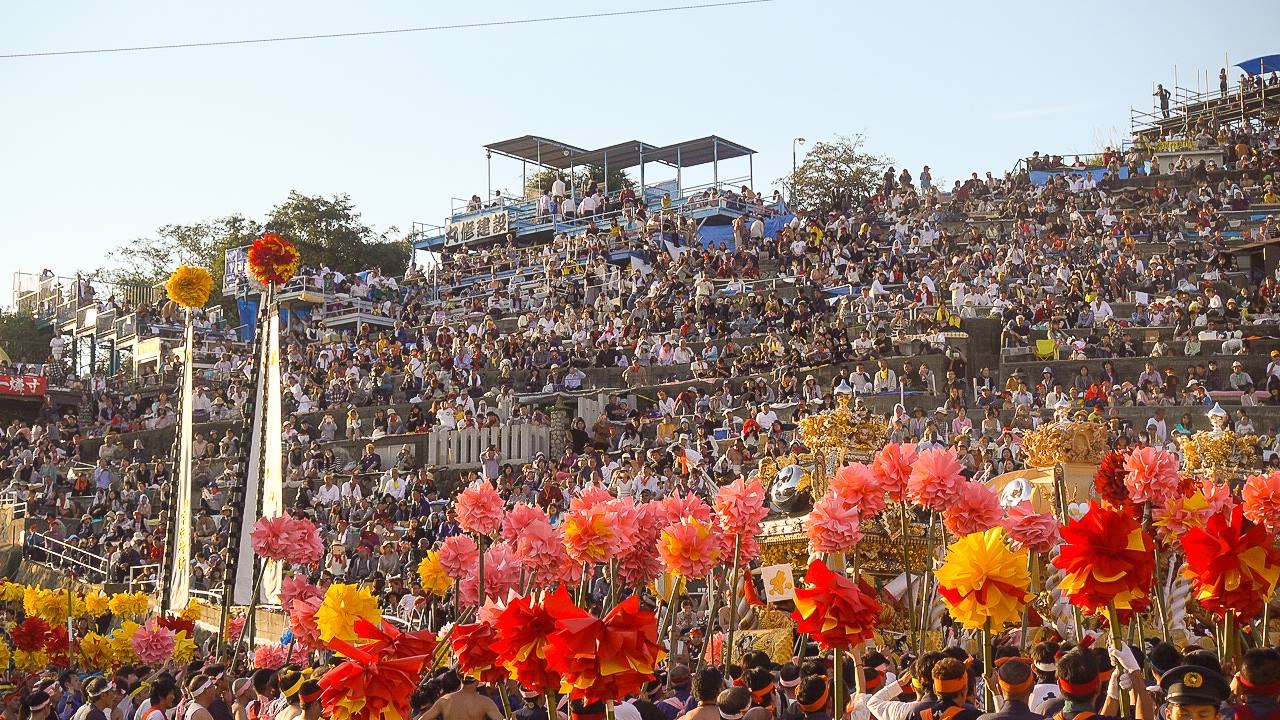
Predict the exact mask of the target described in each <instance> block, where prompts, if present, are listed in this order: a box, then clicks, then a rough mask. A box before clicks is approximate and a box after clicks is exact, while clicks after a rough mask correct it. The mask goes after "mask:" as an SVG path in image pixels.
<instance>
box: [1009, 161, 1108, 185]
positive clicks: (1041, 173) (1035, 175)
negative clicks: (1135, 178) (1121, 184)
mask: <svg viewBox="0 0 1280 720" xmlns="http://www.w3.org/2000/svg"><path fill="white" fill-rule="evenodd" d="M1065 173H1070V174H1072V175H1092V176H1093V179H1094V180H1097V181H1098V182H1102V176H1103V175H1106V174H1107V169H1106V168H1088V169H1079V168H1066V169H1063V170H1032V171H1031V184H1032V185H1043V184H1045V183H1047V182H1049V178H1054V177H1058V176H1059V175H1062V174H1065ZM1120 179H1121V180H1128V179H1129V168H1127V167H1124V166H1123V165H1121V166H1120Z"/></svg>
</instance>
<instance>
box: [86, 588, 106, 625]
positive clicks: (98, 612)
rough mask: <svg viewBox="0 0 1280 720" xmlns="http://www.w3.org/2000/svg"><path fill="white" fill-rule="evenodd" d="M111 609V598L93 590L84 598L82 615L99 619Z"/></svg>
mask: <svg viewBox="0 0 1280 720" xmlns="http://www.w3.org/2000/svg"><path fill="white" fill-rule="evenodd" d="M110 609H111V598H110V597H108V596H106V595H104V594H103V592H102V591H101V590H94V591H93V592H91V593H89V594H88V595H85V596H84V613H83V614H85V615H89V616H90V617H95V618H100V617H102V616H103V615H106V614H107V611H108V610H110Z"/></svg>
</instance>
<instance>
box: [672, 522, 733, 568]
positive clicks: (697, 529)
mask: <svg viewBox="0 0 1280 720" xmlns="http://www.w3.org/2000/svg"><path fill="white" fill-rule="evenodd" d="M658 556H659V557H661V558H662V564H663V565H665V566H666V568H667V570H668V571H669V572H671V573H672V574H673V575H680V576H681V577H686V578H694V577H702V576H704V575H706V574H707V573H709V572H711V568H713V567H715V565H716V562H717V561H718V560H719V559H720V556H721V541H720V536H719V534H718V533H716V532H715V528H714V526H713V525H711V524H710V523H708V522H703V521H702V520H698V519H696V518H685V519H684V520H682V521H680V522H678V523H674V524H672V525H669V526H667V529H666V530H663V531H662V535H661V536H660V537H659V538H658Z"/></svg>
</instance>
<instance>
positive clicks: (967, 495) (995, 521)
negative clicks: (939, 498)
mask: <svg viewBox="0 0 1280 720" xmlns="http://www.w3.org/2000/svg"><path fill="white" fill-rule="evenodd" d="M958 487H959V488H960V491H959V492H958V493H956V498H955V500H954V501H952V502H951V503H950V504H949V505H947V508H946V509H945V510H943V511H942V523H943V524H944V525H946V526H947V529H948V530H950V531H951V532H953V533H955V534H956V535H959V536H961V537H964V536H965V535H969V534H971V533H976V532H986V531H988V530H990V529H991V528H993V527H995V526H997V525H999V524H1000V520H1001V519H1003V516H1004V508H1003V507H1001V506H1000V498H999V497H998V496H997V495H996V494H995V491H993V490H992V489H991V488H989V487H987V486H986V485H983V484H982V483H977V482H964V483H960V484H959V486H958Z"/></svg>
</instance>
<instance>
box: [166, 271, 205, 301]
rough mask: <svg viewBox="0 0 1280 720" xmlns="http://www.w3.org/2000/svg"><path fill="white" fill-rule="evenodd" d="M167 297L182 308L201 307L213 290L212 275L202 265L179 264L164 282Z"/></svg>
mask: <svg viewBox="0 0 1280 720" xmlns="http://www.w3.org/2000/svg"><path fill="white" fill-rule="evenodd" d="M164 289H165V292H166V293H168V294H169V299H170V300H172V301H174V302H175V303H177V304H178V305H181V306H182V307H184V308H202V307H204V306H205V304H206V303H208V302H209V294H210V293H212V292H213V276H212V275H210V274H209V271H208V270H205V269H204V268H202V267H193V266H191V265H179V266H178V269H177V270H174V271H173V274H172V275H170V276H169V280H168V281H167V282H165V284H164Z"/></svg>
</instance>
